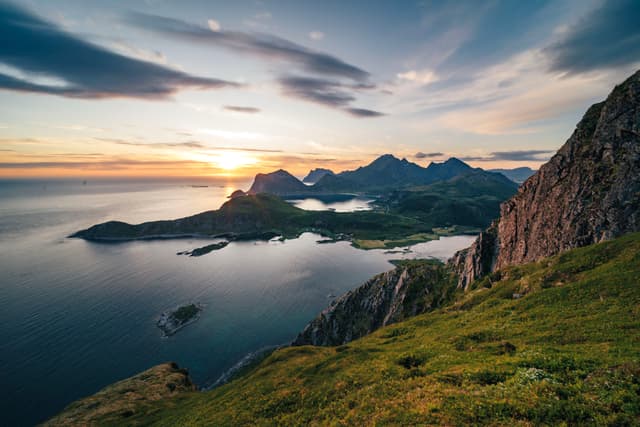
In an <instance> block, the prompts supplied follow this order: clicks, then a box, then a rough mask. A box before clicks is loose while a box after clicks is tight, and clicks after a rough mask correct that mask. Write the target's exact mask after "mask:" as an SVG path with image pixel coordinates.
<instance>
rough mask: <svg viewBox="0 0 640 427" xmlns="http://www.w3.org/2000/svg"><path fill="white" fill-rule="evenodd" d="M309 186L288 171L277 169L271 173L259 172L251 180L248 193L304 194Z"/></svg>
mask: <svg viewBox="0 0 640 427" xmlns="http://www.w3.org/2000/svg"><path fill="white" fill-rule="evenodd" d="M308 192H309V187H308V186H306V185H304V184H303V183H302V182H301V181H300V180H299V179H298V178H296V177H295V176H293V175H291V174H290V173H289V172H287V171H285V170H283V169H279V170H277V171H275V172H271V173H267V174H264V173H259V174H257V175H256V177H255V178H254V180H253V184H252V185H251V188H250V189H249V191H248V193H249V194H258V193H269V194H275V195H277V196H280V195H285V194H304V193H308Z"/></svg>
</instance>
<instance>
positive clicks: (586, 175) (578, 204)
mask: <svg viewBox="0 0 640 427" xmlns="http://www.w3.org/2000/svg"><path fill="white" fill-rule="evenodd" d="M638 230H640V71H638V72H636V73H635V74H634V75H632V76H631V77H629V78H628V79H627V80H626V81H625V82H624V83H622V84H621V85H619V86H616V88H615V89H614V90H613V91H612V92H611V94H610V95H609V96H608V97H607V99H606V100H605V101H604V102H600V103H598V104H594V105H593V106H591V107H590V108H589V109H588V110H587V112H586V113H585V115H584V117H583V118H582V120H581V121H580V122H579V123H578V125H577V127H576V129H575V131H574V132H573V135H571V137H570V138H569V139H568V140H567V142H566V143H565V144H564V145H563V146H562V147H561V148H560V150H558V152H557V153H556V155H554V156H553V157H552V158H551V159H550V160H549V162H547V163H546V164H544V165H543V166H542V167H541V168H540V170H538V172H536V174H535V175H533V176H532V177H531V178H529V179H528V180H527V181H526V182H525V183H524V184H523V185H522V186H521V187H520V189H519V191H518V194H517V195H515V196H514V197H513V198H511V199H510V200H508V201H507V202H505V203H504V204H502V206H501V209H500V218H499V220H498V221H496V222H495V223H494V224H493V226H492V227H491V228H490V229H488V230H487V231H486V232H484V233H482V235H481V236H480V237H479V238H478V240H477V241H476V243H474V245H473V246H472V247H471V248H469V249H468V250H466V251H464V252H462V253H459V254H457V255H456V257H455V259H454V260H453V263H454V264H455V265H456V268H457V270H458V272H459V275H460V281H459V284H460V286H461V287H464V288H466V287H468V286H469V285H470V284H471V283H472V282H473V281H474V280H475V279H477V278H478V277H481V276H483V275H485V274H488V273H490V272H492V271H495V270H498V269H501V268H504V267H506V266H509V265H517V264H522V263H526V262H530V261H536V260H539V259H541V258H544V257H548V256H551V255H555V254H557V253H559V252H562V251H565V250H567V249H571V248H576V247H581V246H586V245H590V244H593V243H597V242H601V241H603V240H608V239H612V238H614V237H617V236H621V235H622V234H624V233H627V232H631V231H638Z"/></svg>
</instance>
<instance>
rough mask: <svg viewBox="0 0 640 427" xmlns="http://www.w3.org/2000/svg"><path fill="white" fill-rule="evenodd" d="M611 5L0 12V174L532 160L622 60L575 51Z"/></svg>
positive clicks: (559, 139)
mask: <svg viewBox="0 0 640 427" xmlns="http://www.w3.org/2000/svg"><path fill="white" fill-rule="evenodd" d="M616 4H617V3H611V4H609V3H607V4H606V5H603V4H602V2H599V1H591V0H589V1H584V2H570V3H567V2H562V1H558V2H526V4H521V2H492V3H484V2H469V3H465V4H464V5H457V4H455V2H446V1H445V2H415V3H410V2H403V3H402V4H396V3H394V2H374V3H370V2H366V3H364V2H357V1H355V2H352V3H350V5H348V6H347V5H345V4H344V3H343V2H331V1H330V2H320V3H317V4H313V3H306V2H304V4H302V3H293V4H288V3H287V4H284V3H281V2H269V1H265V2H233V3H226V4H220V3H194V4H189V6H188V7H182V6H181V5H180V4H178V3H175V2H159V3H158V2H143V1H140V2H133V3H131V4H127V5H124V4H119V3H115V4H113V3H111V2H89V3H87V4H86V5H83V6H79V5H78V4H77V3H76V2H70V1H66V0H56V1H47V2H33V3H31V2H28V3H25V4H24V5H18V4H14V3H6V4H5V3H3V2H0V7H1V9H2V10H0V12H2V13H0V25H2V27H3V28H4V30H3V31H6V32H7V34H12V37H15V40H24V41H25V46H27V45H28V46H38V49H36V50H34V51H33V52H31V51H29V50H28V49H27V50H23V51H21V52H20V55H18V56H16V55H14V54H13V53H12V52H9V51H7V52H4V51H3V49H2V48H0V77H3V78H2V79H0V96H1V97H2V102H0V176H1V177H46V176H49V177H65V176H74V177H77V176H80V177H93V176H146V177H164V176H217V175H220V176H230V175H233V176H244V177H247V178H250V177H252V176H253V175H254V174H255V173H258V172H269V171H272V170H276V169H279V168H284V169H287V170H288V171H290V172H292V173H294V174H296V175H298V176H302V175H304V174H305V173H306V172H307V171H308V170H309V169H312V168H316V167H324V168H330V169H332V170H335V171H341V170H345V169H352V168H357V167H358V166H362V165H363V164H366V163H368V162H370V161H372V160H373V159H375V158H376V157H378V156H379V155H381V154H385V153H393V154H394V155H396V156H398V157H400V158H402V157H405V158H407V159H408V160H410V161H412V162H415V163H418V164H420V165H421V166H427V165H428V164H429V163H431V162H441V161H444V160H446V159H448V158H449V157H457V158H460V159H462V160H463V161H465V162H467V163H469V164H470V165H472V166H475V167H482V168H485V169H489V168H500V167H505V168H513V167H519V166H529V167H532V168H537V167H538V166H539V165H540V164H542V163H543V162H544V161H546V160H547V159H548V158H549V157H550V156H551V154H552V153H553V152H555V150H556V149H557V148H558V147H559V146H560V145H561V144H562V143H563V142H564V141H565V140H566V138H567V135H569V134H570V132H571V130H572V129H573V126H574V124H575V123H576V122H577V121H578V119H579V118H580V116H581V114H582V112H583V111H584V110H585V109H586V107H588V106H589V105H590V104H592V103H593V102H596V101H598V100H600V99H602V98H603V97H604V96H605V95H606V93H607V92H608V90H609V88H610V87H611V86H612V85H614V84H615V83H617V82H619V81H621V80H622V79H623V78H624V76H626V75H628V74H629V73H630V72H631V70H634V69H635V68H636V67H638V64H639V61H638V58H637V56H635V55H634V53H633V52H627V47H626V46H625V47H620V48H615V46H614V47H613V48H612V47H611V45H612V44H614V43H616V41H615V40H603V41H602V43H603V44H604V45H606V46H609V48H608V49H607V51H608V52H625V53H624V54H620V55H618V56H616V57H613V56H611V55H609V56H608V55H598V54H594V55H590V54H589V52H582V51H581V49H585V46H592V45H593V42H592V41H591V40H600V39H599V37H600V36H599V34H602V32H603V31H606V29H607V28H610V27H611V26H612V25H613V26H614V28H613V31H612V32H611V33H612V34H618V33H620V34H622V33H621V32H630V33H629V35H628V36H626V37H627V38H626V39H624V40H632V39H633V37H635V36H634V34H635V32H637V28H635V27H637V26H629V28H627V27H622V28H620V25H621V24H620V23H613V24H612V23H611V22H609V21H606V20H605V18H604V17H608V16H617V12H616V11H615V10H614V9H615V8H616V7H619V6H616ZM620 7H621V6H620ZM609 9H611V10H609ZM16 22H20V23H21V24H20V25H17V24H16ZM330 23H331V24H330ZM169 27H170V28H171V30H168V28H169ZM114 28H117V29H118V31H117V37H115V36H114V32H113V29H114ZM488 29H491V31H489V30H488ZM594 31H595V33H594V34H595V36H594V37H595V38H592V36H593V34H591V32H594ZM625 34H626V33H625ZM580 40H587V41H588V42H584V43H581V42H580ZM27 42H28V43H27ZM47 49H58V50H59V52H58V54H57V55H55V56H44V55H40V52H42V51H46V50H47ZM590 49H591V48H590ZM594 49H599V47H597V46H596V47H595V48H594ZM603 49H604V47H603ZM20 58H29V59H28V61H26V62H25V61H23V60H22V59H20ZM77 58H85V59H86V60H84V61H77ZM575 58H591V59H590V60H589V61H586V60H580V61H577V62H575V61H574V59H575ZM574 62H575V63H574ZM70 63H73V64H75V65H74V66H73V67H70V66H68V64H70ZM93 64H102V65H100V66H96V65H93ZM105 76H108V78H107V77H105Z"/></svg>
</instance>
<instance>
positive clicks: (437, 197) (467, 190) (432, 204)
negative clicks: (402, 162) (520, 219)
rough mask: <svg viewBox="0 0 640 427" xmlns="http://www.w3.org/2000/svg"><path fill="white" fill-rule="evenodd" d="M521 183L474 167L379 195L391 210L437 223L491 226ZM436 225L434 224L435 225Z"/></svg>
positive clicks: (385, 205)
mask: <svg viewBox="0 0 640 427" xmlns="http://www.w3.org/2000/svg"><path fill="white" fill-rule="evenodd" d="M517 189H518V185H517V184H516V183H514V182H512V181H510V180H509V179H507V178H506V177H505V176H503V175H501V174H498V173H493V172H486V171H483V170H476V169H472V171H471V172H468V173H463V174H460V175H457V176H454V177H453V178H450V179H448V180H446V181H437V182H435V183H433V184H429V185H425V186H417V187H411V188H408V189H401V190H396V191H393V192H391V193H389V194H387V195H385V196H383V197H382V198H380V199H379V201H378V204H379V205H382V206H383V207H385V209H386V211H387V212H392V213H396V214H399V215H405V216H410V217H413V218H419V219H420V220H422V221H424V222H431V223H433V224H436V223H437V224H447V225H453V224H457V225H462V226H471V227H477V226H478V224H483V225H482V226H481V227H482V228H484V227H487V226H489V225H490V224H491V221H493V220H494V219H495V218H497V217H498V215H500V203H502V202H503V201H505V200H507V199H508V198H509V197H511V196H513V195H514V194H515V193H516V191H517ZM435 226H436V225H434V227H435Z"/></svg>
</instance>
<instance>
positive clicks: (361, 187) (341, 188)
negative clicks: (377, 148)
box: [249, 154, 480, 196]
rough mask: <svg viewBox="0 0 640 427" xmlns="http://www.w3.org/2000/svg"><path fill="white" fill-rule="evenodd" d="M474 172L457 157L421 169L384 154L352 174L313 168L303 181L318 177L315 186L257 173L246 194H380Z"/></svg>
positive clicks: (288, 177) (281, 175) (283, 175)
mask: <svg viewBox="0 0 640 427" xmlns="http://www.w3.org/2000/svg"><path fill="white" fill-rule="evenodd" d="M318 171H319V172H318ZM327 171H328V172H330V173H328V172H327ZM473 171H480V169H473V168H472V167H471V166H469V165H467V164H466V163H464V162H462V161H460V160H458V159H456V158H451V159H449V160H447V161H446V162H443V163H431V164H430V165H429V166H428V167H426V168H423V167H422V166H420V165H417V164H415V163H412V162H410V161H408V160H407V159H398V158H397V157H395V156H393V155H391V154H385V155H382V156H380V157H378V158H377V159H375V160H374V161H373V162H371V163H369V164H368V165H366V166H361V167H359V168H358V169H356V170H352V171H344V172H340V173H338V174H334V173H333V172H331V171H329V170H328V169H315V170H313V171H311V172H310V173H309V175H308V176H307V177H306V178H305V182H309V181H310V180H313V179H316V178H317V180H316V182H315V184H314V185H304V184H303V183H302V182H300V181H299V180H298V179H297V178H296V177H294V176H293V175H291V174H290V173H288V172H286V171H284V170H282V169H281V170H278V171H276V172H272V173H269V174H258V175H256V177H255V179H254V182H253V185H252V186H251V189H250V190H249V193H252V194H256V193H271V194H276V195H280V196H294V195H312V194H331V193H364V192H370V193H383V192H387V191H390V190H396V189H399V188H406V187H412V186H420V185H428V184H432V183H434V182H438V181H446V180H448V179H451V178H453V177H456V176H460V175H464V174H468V173H471V172H473ZM312 175H313V176H312Z"/></svg>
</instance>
